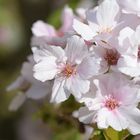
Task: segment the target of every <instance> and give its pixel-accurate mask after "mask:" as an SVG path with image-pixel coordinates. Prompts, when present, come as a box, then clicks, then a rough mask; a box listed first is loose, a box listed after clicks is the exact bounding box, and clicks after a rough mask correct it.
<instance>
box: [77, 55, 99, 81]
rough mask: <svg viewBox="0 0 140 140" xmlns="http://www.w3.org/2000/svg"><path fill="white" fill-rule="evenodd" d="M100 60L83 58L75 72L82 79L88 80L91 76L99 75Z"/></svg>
mask: <svg viewBox="0 0 140 140" xmlns="http://www.w3.org/2000/svg"><path fill="white" fill-rule="evenodd" d="M100 70H101V64H100V59H96V58H94V57H88V58H85V59H84V60H83V61H82V63H81V64H80V65H79V66H78V68H77V71H78V73H79V75H80V77H82V79H89V78H91V77H92V76H95V75H98V74H100V73H101V72H100Z"/></svg>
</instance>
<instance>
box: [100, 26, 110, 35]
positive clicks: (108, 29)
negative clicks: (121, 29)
mask: <svg viewBox="0 0 140 140" xmlns="http://www.w3.org/2000/svg"><path fill="white" fill-rule="evenodd" d="M111 32H112V28H111V27H101V28H100V30H99V33H100V34H101V33H111Z"/></svg>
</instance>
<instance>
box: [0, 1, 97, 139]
mask: <svg viewBox="0 0 140 140" xmlns="http://www.w3.org/2000/svg"><path fill="white" fill-rule="evenodd" d="M89 1H90V2H92V3H93V4H96V3H97V1H96V0H89ZM83 3H84V4H83ZM85 3H86V4H85ZM66 4H67V5H69V6H70V7H71V8H73V9H74V8H76V7H77V6H80V5H86V6H88V5H90V6H91V4H90V3H88V0H83V1H81V0H0V140H49V139H52V138H51V131H50V129H49V128H48V127H47V126H46V125H45V126H44V124H42V123H41V122H40V121H39V120H38V119H33V118H34V117H33V116H32V113H33V114H34V113H35V114H36V112H37V111H36V110H37V109H36V108H38V106H39V105H38V104H37V103H35V102H30V101H29V103H27V104H26V105H25V106H24V107H22V108H21V109H19V111H17V112H10V111H8V105H9V103H10V101H11V99H12V97H13V96H14V95H15V93H7V92H6V90H5V89H6V87H7V86H8V85H9V84H10V83H11V82H12V81H14V80H15V79H16V77H17V76H18V75H19V74H20V68H21V65H22V62H23V61H25V60H26V56H27V55H28V54H30V53H31V49H30V38H31V35H32V34H31V26H32V24H33V22H35V21H36V20H39V19H41V20H44V21H46V22H48V23H50V24H53V25H54V26H55V27H59V25H60V19H59V17H60V13H61V11H62V9H63V8H64V6H65V5H66ZM32 106H33V107H32ZM34 106H35V107H34ZM50 108H51V107H50ZM48 110H49V109H48ZM51 117H52V116H51ZM35 118H36V117H35ZM49 121H50V120H49ZM53 123H54V122H53ZM54 125H55V123H54ZM38 126H39V127H38ZM58 126H59V125H58ZM36 127H38V129H36ZM65 128H66V127H65V125H64V126H63V127H62V129H63V130H62V132H64V133H65V136H64V134H63V133H62V134H61V132H59V134H56V135H55V136H54V135H53V139H56V140H63V139H67V140H68V139H70V140H78V139H80V135H78V132H77V130H76V129H75V128H73V129H69V128H68V130H69V131H68V130H67V131H64V129H65ZM34 129H35V130H34ZM44 130H45V131H44ZM40 131H41V132H40ZM38 132H39V136H37V133H38ZM34 134H36V135H34ZM44 134H45V136H44ZM43 136H44V137H43ZM73 136H74V137H73Z"/></svg>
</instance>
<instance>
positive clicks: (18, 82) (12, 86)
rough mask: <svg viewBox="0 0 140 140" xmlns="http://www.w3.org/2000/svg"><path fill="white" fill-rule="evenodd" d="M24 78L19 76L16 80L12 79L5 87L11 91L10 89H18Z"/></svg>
mask: <svg viewBox="0 0 140 140" xmlns="http://www.w3.org/2000/svg"><path fill="white" fill-rule="evenodd" d="M24 81H25V79H24V78H23V77H22V76H19V77H18V78H17V79H16V81H14V82H13V83H12V84H11V85H9V86H8V87H7V89H6V90H7V91H12V90H16V89H19V88H20V87H21V86H22V85H23V83H24Z"/></svg>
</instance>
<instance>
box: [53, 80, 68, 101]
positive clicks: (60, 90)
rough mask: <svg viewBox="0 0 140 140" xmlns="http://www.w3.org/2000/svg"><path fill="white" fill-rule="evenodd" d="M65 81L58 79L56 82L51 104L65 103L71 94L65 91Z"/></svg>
mask: <svg viewBox="0 0 140 140" xmlns="http://www.w3.org/2000/svg"><path fill="white" fill-rule="evenodd" d="M64 85H65V80H63V79H61V78H57V79H55V81H54V85H53V90H52V97H51V102H55V103H60V102H63V101H65V100H66V99H67V98H68V97H69V95H70V93H68V92H66V91H65V89H64Z"/></svg>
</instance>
